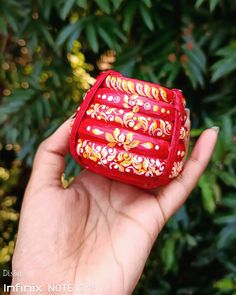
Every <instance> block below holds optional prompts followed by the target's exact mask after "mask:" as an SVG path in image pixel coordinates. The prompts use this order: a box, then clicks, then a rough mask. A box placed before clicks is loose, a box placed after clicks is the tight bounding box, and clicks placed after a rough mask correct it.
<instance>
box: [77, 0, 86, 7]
mask: <svg viewBox="0 0 236 295" xmlns="http://www.w3.org/2000/svg"><path fill="white" fill-rule="evenodd" d="M76 3H77V5H78V6H79V7H81V8H86V7H87V0H77V1H76Z"/></svg>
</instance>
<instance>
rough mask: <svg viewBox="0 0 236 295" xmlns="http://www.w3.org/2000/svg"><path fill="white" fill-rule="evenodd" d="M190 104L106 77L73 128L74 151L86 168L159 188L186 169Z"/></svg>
mask: <svg viewBox="0 0 236 295" xmlns="http://www.w3.org/2000/svg"><path fill="white" fill-rule="evenodd" d="M184 106H185V99H184V97H183V96H182V92H181V91H180V90H178V89H171V90H170V89H167V88H164V87H162V86H160V85H157V84H153V83H149V82H145V81H140V80H135V79H131V78H127V77H124V76H122V75H121V74H119V73H118V72H115V71H107V72H103V73H101V74H100V75H99V76H98V77H97V80H96V82H95V84H94V85H93V87H92V88H91V89H90V90H89V91H88V92H87V94H86V95H85V98H84V101H83V102H82V104H81V106H80V107H79V108H78V109H77V112H76V114H75V116H74V118H73V120H72V123H71V136H70V151H71V154H72V155H73V157H74V159H75V160H76V161H77V162H78V163H79V164H80V165H81V166H83V167H85V168H87V169H89V170H91V171H93V172H95V173H99V174H102V175H104V176H107V177H109V178H111V179H115V180H118V181H121V182H125V183H128V184H132V185H136V186H138V187H142V188H154V187H157V186H161V185H164V184H167V183H169V182H170V181H171V179H172V178H174V177H176V176H177V175H178V174H179V173H180V172H181V170H182V168H183V159H184V156H185V152H186V150H185V149H186V146H185V137H186V135H187V133H188V130H187V129H186V127H185V126H184V123H185V120H186V112H185V109H184Z"/></svg>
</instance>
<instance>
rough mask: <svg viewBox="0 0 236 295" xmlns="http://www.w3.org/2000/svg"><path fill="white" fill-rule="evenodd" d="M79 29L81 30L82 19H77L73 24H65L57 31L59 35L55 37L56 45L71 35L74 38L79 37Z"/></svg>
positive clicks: (59, 44) (62, 42)
mask: <svg viewBox="0 0 236 295" xmlns="http://www.w3.org/2000/svg"><path fill="white" fill-rule="evenodd" d="M81 30H82V20H79V21H78V22H76V23H74V24H69V25H67V26H65V27H64V28H63V29H62V30H61V32H60V33H59V35H58V37H57V39H56V45H57V46H61V45H62V44H64V43H65V41H66V40H67V39H68V38H69V37H70V36H72V35H73V36H74V37H76V38H79V35H80V33H81Z"/></svg>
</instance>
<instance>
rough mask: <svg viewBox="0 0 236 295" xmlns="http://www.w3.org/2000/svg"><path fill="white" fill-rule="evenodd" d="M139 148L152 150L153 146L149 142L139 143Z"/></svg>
mask: <svg viewBox="0 0 236 295" xmlns="http://www.w3.org/2000/svg"><path fill="white" fill-rule="evenodd" d="M141 146H143V147H145V148H146V149H152V148H153V144H152V143H151V142H144V143H141Z"/></svg>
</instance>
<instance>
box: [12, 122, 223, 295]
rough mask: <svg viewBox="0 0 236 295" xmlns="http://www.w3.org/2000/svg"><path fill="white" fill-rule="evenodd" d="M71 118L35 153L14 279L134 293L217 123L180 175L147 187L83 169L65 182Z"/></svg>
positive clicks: (200, 167)
mask: <svg viewBox="0 0 236 295" xmlns="http://www.w3.org/2000/svg"><path fill="white" fill-rule="evenodd" d="M68 124H69V122H68V121H66V122H65V123H64V124H63V125H62V126H61V127H60V128H59V129H58V130H57V131H56V132H55V133H54V134H53V135H52V136H50V137H49V138H48V139H46V140H45V141H44V142H43V143H42V144H41V145H40V147H39V149H38V152H37V154H36V157H35V161H34V166H33V171H32V175H31V178H30V181H29V184H28V186H27V189H26V192H25V196H24V201H23V206H22V210H21V218H20V225H19V231H18V238H17V243H16V248H15V252H14V256H13V270H16V271H18V272H20V273H21V275H20V276H16V277H14V278H13V282H12V284H13V285H14V284H16V283H21V284H37V285H40V286H41V287H42V288H43V289H44V291H45V293H44V294H47V291H48V286H49V285H50V284H54V285H55V284H58V286H59V288H60V287H61V288H62V291H61V292H60V293H57V294H68V293H70V292H69V291H71V286H73V292H72V294H81V293H82V292H83V293H82V294H103V295H110V294H112V295H113V294H114V295H116V294H119V295H121V294H131V293H132V291H133V290H134V288H135V286H136V284H137V282H138V280H139V278H140V276H141V274H142V271H143V268H144V265H145V262H146V260H147V258H148V255H149V253H150V250H151V248H152V246H153V243H154V241H155V239H156V238H157V235H158V234H159V232H160V231H161V229H162V227H163V226H164V224H165V223H166V221H167V220H168V219H169V218H170V217H171V216H172V215H173V214H174V212H175V211H176V210H177V209H178V208H179V207H180V206H181V205H182V204H183V203H184V201H185V200H186V198H187V197H188V195H189V193H190V192H191V190H192V189H193V188H194V186H195V185H196V183H197V181H198V179H199V177H200V176H201V174H202V173H203V171H204V169H205V167H206V166H207V164H208V162H209V159H210V157H211V154H212V152H213V149H214V146H215V142H216V139H217V132H216V129H214V128H213V129H207V130H206V131H204V132H203V134H202V135H201V137H200V138H199V140H198V142H197V144H196V146H195V148H194V150H193V152H192V155H191V157H190V159H189V160H188V162H187V163H186V165H185V169H184V171H183V173H182V174H181V176H179V177H178V178H176V179H175V180H174V181H172V182H171V183H170V184H169V185H167V186H165V187H164V188H161V189H157V190H153V191H145V190H141V189H139V188H136V187H133V186H129V185H126V184H122V183H120V182H116V181H112V180H109V179H107V178H105V177H102V176H100V175H97V174H94V173H91V172H89V171H83V172H82V173H80V174H79V176H78V177H77V178H75V179H74V181H73V183H72V184H71V185H70V186H69V187H68V188H66V189H64V188H62V186H61V174H62V173H63V171H64V168H65V161H64V158H65V155H66V153H67V151H68V141H69V138H68V137H69V135H68ZM67 285H68V286H67ZM69 285H70V286H69ZM63 287H64V289H63ZM66 288H69V289H70V290H69V291H68V290H67V291H66ZM12 294H13V293H12ZM17 294H19V293H17ZM24 294H25V293H24ZM27 294H31V293H27Z"/></svg>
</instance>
